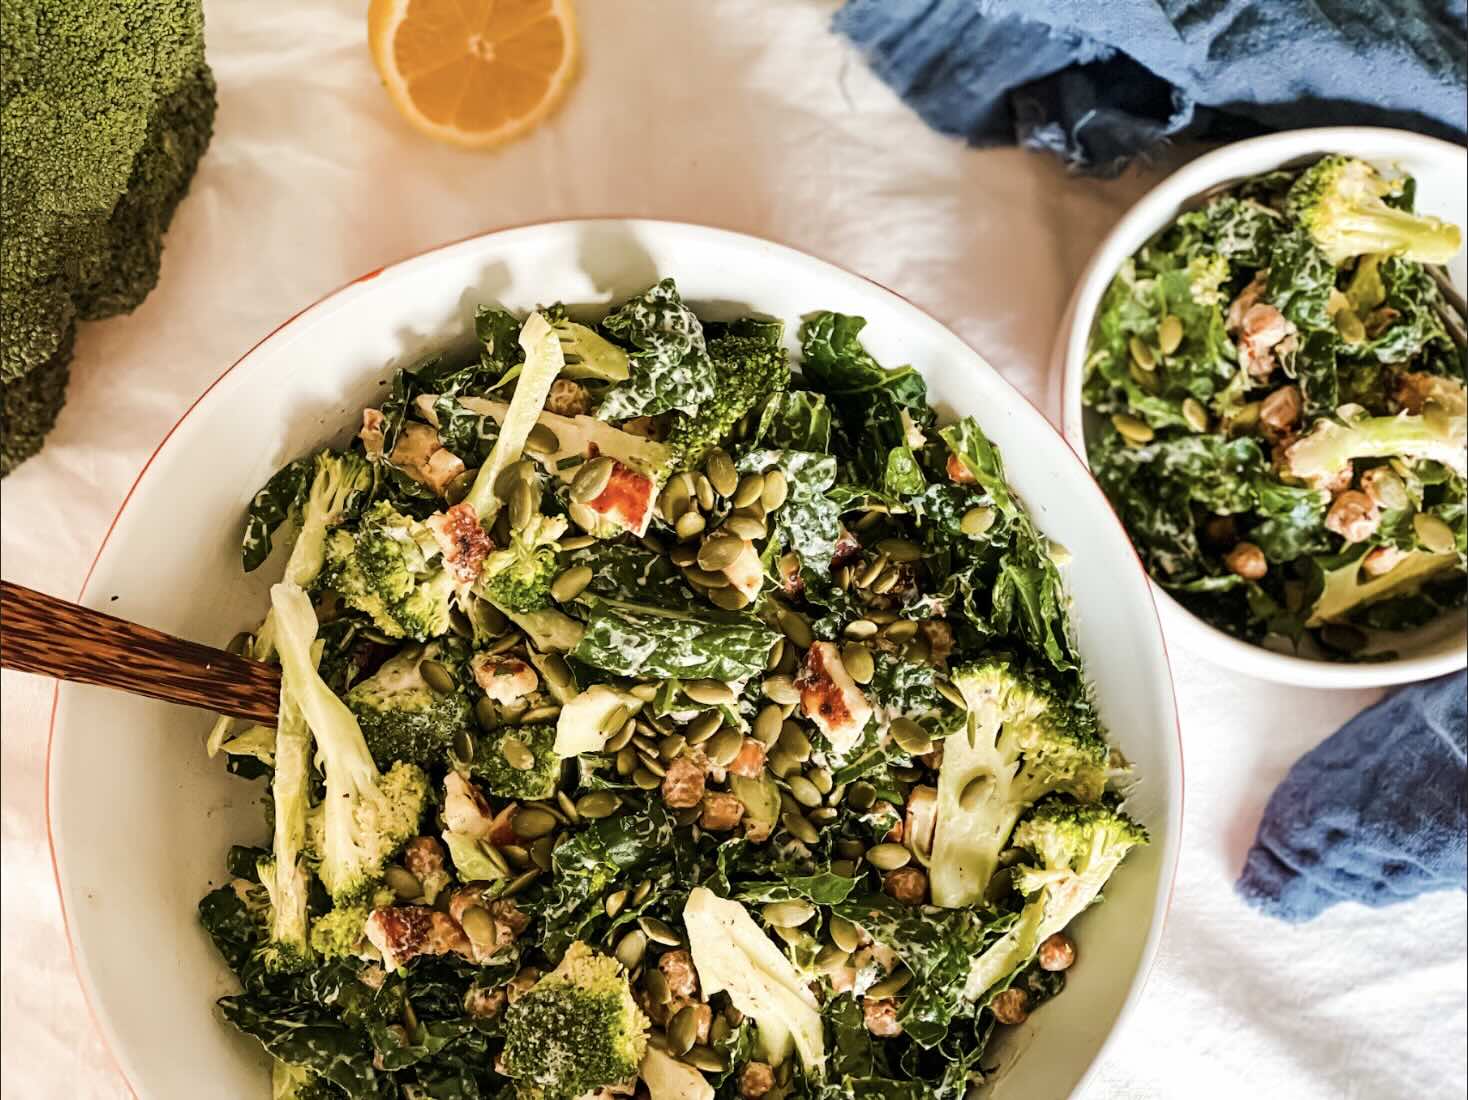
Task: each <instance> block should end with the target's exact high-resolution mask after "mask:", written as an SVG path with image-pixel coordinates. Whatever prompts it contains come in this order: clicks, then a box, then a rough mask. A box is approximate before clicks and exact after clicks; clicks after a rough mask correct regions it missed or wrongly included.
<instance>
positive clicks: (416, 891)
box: [382, 864, 423, 901]
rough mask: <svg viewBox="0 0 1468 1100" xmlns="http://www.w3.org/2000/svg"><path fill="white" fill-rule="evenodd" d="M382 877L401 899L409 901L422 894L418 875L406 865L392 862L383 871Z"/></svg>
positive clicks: (421, 885) (421, 884)
mask: <svg viewBox="0 0 1468 1100" xmlns="http://www.w3.org/2000/svg"><path fill="white" fill-rule="evenodd" d="M382 877H383V879H384V880H385V881H386V882H387V884H388V886H389V887H391V889H392V892H393V893H394V894H396V895H397V896H398V897H399V898H400V899H401V900H403V901H411V900H412V899H413V898H416V897H421V896H422V895H423V883H421V882H419V881H418V876H417V875H415V874H414V873H413V872H412V871H410V870H408V869H407V868H406V867H399V866H397V864H393V865H392V866H391V867H389V868H388V869H387V870H386V871H384V872H383V874H382Z"/></svg>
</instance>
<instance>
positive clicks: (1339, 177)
mask: <svg viewBox="0 0 1468 1100" xmlns="http://www.w3.org/2000/svg"><path fill="white" fill-rule="evenodd" d="M1395 190H1396V185H1395V184H1394V183H1392V182H1391V181H1389V180H1386V179H1383V178H1382V177H1381V175H1380V174H1378V173H1377V171H1376V169H1375V168H1373V167H1372V166H1371V165H1369V164H1367V163H1366V162H1365V161H1364V160H1357V159H1356V158H1355V157H1343V156H1328V157H1324V158H1322V159H1321V160H1320V161H1319V162H1318V163H1316V164H1315V165H1314V166H1313V167H1311V168H1309V169H1307V170H1306V171H1305V172H1304V173H1302V174H1301V176H1300V178H1299V179H1297V180H1296V181H1295V182H1294V185H1293V186H1292V187H1291V188H1290V191H1289V195H1288V196H1287V198H1286V209H1287V212H1288V213H1289V215H1290V216H1291V217H1293V218H1295V219H1297V220H1298V221H1299V222H1301V223H1302V224H1303V225H1304V226H1305V228H1306V229H1307V230H1308V231H1309V233H1310V236H1311V238H1312V239H1313V240H1314V241H1315V244H1316V246H1317V247H1318V248H1319V249H1320V250H1321V251H1322V252H1324V253H1325V255H1326V257H1327V258H1328V259H1329V260H1330V262H1331V263H1333V264H1336V265H1337V266H1339V265H1340V264H1342V263H1344V262H1345V261H1346V260H1348V259H1350V258H1351V257H1352V256H1361V255H1364V254H1366V253H1372V252H1386V253H1391V254H1395V255H1399V256H1405V257H1406V258H1407V259H1409V260H1417V261H1418V262H1420V263H1425V264H1444V263H1447V262H1448V261H1449V260H1451V259H1452V258H1453V257H1454V256H1455V255H1457V253H1458V249H1459V248H1461V247H1462V246H1463V234H1462V231H1461V230H1460V229H1459V228H1458V227H1457V226H1456V225H1452V224H1450V223H1448V222H1444V221H1442V220H1441V219H1440V218H1434V217H1430V216H1427V215H1420V214H1411V213H1408V212H1407V211H1405V210H1398V209H1397V208H1396V207H1393V206H1388V205H1387V204H1386V203H1385V202H1383V201H1382V200H1383V198H1384V197H1385V196H1388V195H1391V194H1393V193H1394V191H1395Z"/></svg>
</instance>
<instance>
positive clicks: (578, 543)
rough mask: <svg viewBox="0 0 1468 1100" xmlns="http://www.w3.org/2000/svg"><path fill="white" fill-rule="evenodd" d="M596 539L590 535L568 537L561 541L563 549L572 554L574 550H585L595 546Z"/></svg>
mask: <svg viewBox="0 0 1468 1100" xmlns="http://www.w3.org/2000/svg"><path fill="white" fill-rule="evenodd" d="M595 542H596V539H594V538H592V537H591V536H590V535H567V536H566V537H565V538H563V539H562V540H561V549H562V550H565V551H566V552H567V553H570V552H571V551H572V550H585V549H586V548H587V547H588V546H591V545H593V544H594V543H595Z"/></svg>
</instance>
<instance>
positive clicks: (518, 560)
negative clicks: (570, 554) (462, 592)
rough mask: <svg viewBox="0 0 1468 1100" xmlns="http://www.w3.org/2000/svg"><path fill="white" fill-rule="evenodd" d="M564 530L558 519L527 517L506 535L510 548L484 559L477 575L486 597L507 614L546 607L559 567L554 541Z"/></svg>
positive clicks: (539, 516) (560, 520) (557, 547)
mask: <svg viewBox="0 0 1468 1100" xmlns="http://www.w3.org/2000/svg"><path fill="white" fill-rule="evenodd" d="M565 530H566V522H565V520H563V519H561V518H560V517H558V516H542V515H535V516H531V517H530V519H529V521H528V522H527V523H526V524H525V526H524V527H522V528H520V529H519V530H516V531H512V532H511V533H510V545H509V546H508V547H506V548H505V549H503V550H496V551H495V552H494V553H492V554H490V555H489V557H487V558H485V559H484V569H483V571H482V573H481V577H482V579H483V584H484V587H485V591H486V592H487V593H488V595H489V598H490V599H492V600H493V601H494V602H495V603H497V604H499V605H500V606H501V607H504V608H505V609H507V610H509V611H515V612H519V613H521V614H524V613H526V612H529V611H540V610H542V609H544V608H546V607H549V606H550V602H551V598H550V586H551V582H552V581H553V580H555V579H556V573H557V572H558V571H559V565H558V562H557V558H556V553H557V551H558V550H559V544H558V543H557V541H556V540H557V539H559V538H560V537H561V535H562V534H563V533H564V532H565Z"/></svg>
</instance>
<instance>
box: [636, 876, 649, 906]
mask: <svg viewBox="0 0 1468 1100" xmlns="http://www.w3.org/2000/svg"><path fill="white" fill-rule="evenodd" d="M650 893H652V879H650V878H645V879H643V880H642V881H641V882H639V883H638V884H637V889H635V890H633V891H632V904H633V905H641V904H642V903H643V902H645V901H646V900H647V895H648V894H650Z"/></svg>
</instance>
